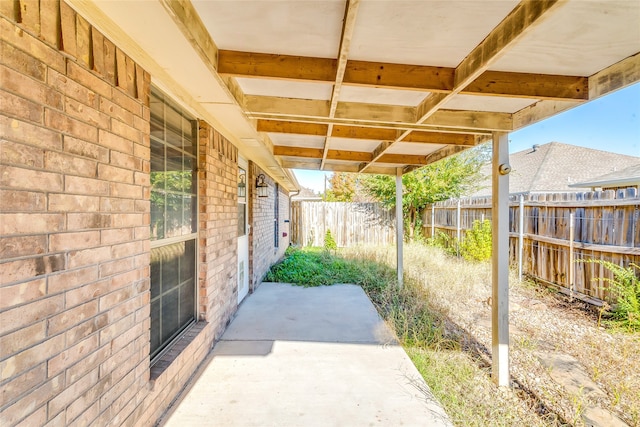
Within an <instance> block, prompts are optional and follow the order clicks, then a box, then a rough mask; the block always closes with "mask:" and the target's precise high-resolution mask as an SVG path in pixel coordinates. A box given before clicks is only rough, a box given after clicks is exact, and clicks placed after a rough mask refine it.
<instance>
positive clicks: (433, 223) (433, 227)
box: [431, 204, 436, 239]
mask: <svg viewBox="0 0 640 427" xmlns="http://www.w3.org/2000/svg"><path fill="white" fill-rule="evenodd" d="M435 237H436V205H435V204H433V205H431V238H432V239H433V238H435Z"/></svg>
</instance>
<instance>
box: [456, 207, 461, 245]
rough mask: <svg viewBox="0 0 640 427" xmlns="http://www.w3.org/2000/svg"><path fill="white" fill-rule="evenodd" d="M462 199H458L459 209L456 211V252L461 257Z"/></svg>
mask: <svg viewBox="0 0 640 427" xmlns="http://www.w3.org/2000/svg"><path fill="white" fill-rule="evenodd" d="M460 230H461V228H460V199H458V209H457V210H456V252H457V253H458V256H460Z"/></svg>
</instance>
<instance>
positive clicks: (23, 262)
mask: <svg viewBox="0 0 640 427" xmlns="http://www.w3.org/2000/svg"><path fill="white" fill-rule="evenodd" d="M65 265H66V263H65V258H64V256H63V255H61V254H55V255H45V256H40V257H34V258H27V259H20V260H18V261H9V262H4V263H0V285H4V284H8V283H14V282H20V281H23V280H28V279H31V278H33V277H37V276H41V275H43V274H48V273H51V272H56V271H60V270H64V268H65Z"/></svg>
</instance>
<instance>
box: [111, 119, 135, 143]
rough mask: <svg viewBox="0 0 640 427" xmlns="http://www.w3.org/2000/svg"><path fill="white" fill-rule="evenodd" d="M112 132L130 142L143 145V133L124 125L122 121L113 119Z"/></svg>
mask: <svg viewBox="0 0 640 427" xmlns="http://www.w3.org/2000/svg"><path fill="white" fill-rule="evenodd" d="M111 131H112V132H113V133H115V134H116V135H120V136H121V137H123V138H125V139H128V140H129V141H133V142H136V143H138V144H140V143H142V132H140V131H139V130H138V129H136V128H134V127H132V126H129V125H127V124H125V123H122V122H121V121H120V120H115V119H111Z"/></svg>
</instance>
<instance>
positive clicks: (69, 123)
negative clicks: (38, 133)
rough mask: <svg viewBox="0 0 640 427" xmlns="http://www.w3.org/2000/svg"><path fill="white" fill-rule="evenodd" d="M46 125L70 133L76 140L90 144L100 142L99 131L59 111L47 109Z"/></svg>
mask: <svg viewBox="0 0 640 427" xmlns="http://www.w3.org/2000/svg"><path fill="white" fill-rule="evenodd" d="M44 123H45V125H46V126H47V127H50V128H53V129H58V130H59V131H61V132H64V133H68V134H70V135H72V136H75V137H76V138H80V139H84V140H85V141H89V142H96V141H98V129H96V128H95V127H93V126H91V125H88V124H86V123H83V122H81V121H79V120H76V119H72V118H71V117H69V116H66V115H64V114H62V113H59V112H58V111H54V110H50V109H48V108H47V109H45V113H44Z"/></svg>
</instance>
